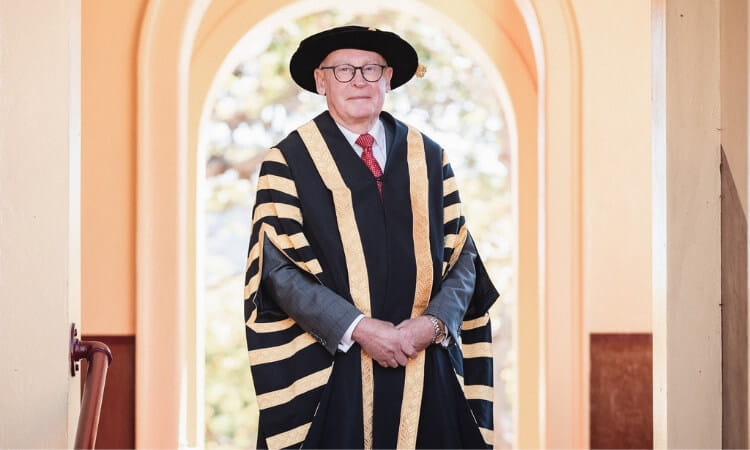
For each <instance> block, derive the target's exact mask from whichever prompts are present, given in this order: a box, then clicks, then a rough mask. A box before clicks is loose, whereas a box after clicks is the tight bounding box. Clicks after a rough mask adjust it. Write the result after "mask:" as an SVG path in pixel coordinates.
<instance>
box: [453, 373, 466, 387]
mask: <svg viewBox="0 0 750 450" xmlns="http://www.w3.org/2000/svg"><path fill="white" fill-rule="evenodd" d="M454 373H455V374H456V379H457V380H458V385H459V386H461V390H463V388H464V377H462V376H461V375H459V374H458V373H456V372H454Z"/></svg>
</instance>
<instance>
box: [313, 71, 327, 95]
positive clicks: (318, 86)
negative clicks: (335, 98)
mask: <svg viewBox="0 0 750 450" xmlns="http://www.w3.org/2000/svg"><path fill="white" fill-rule="evenodd" d="M313 76H314V77H315V90H316V91H318V94H320V95H326V84H325V79H324V78H323V71H322V70H320V69H315V71H313Z"/></svg>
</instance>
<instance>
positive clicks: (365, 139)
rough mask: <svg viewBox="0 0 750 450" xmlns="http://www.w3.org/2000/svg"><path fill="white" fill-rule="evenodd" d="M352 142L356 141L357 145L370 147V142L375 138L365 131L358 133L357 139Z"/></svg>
mask: <svg viewBox="0 0 750 450" xmlns="http://www.w3.org/2000/svg"><path fill="white" fill-rule="evenodd" d="M354 142H356V143H357V145H359V146H360V147H362V148H368V147H372V144H373V143H374V142H375V138H374V137H372V135H371V134H369V133H365V134H360V135H359V137H358V138H357V140H356V141H354Z"/></svg>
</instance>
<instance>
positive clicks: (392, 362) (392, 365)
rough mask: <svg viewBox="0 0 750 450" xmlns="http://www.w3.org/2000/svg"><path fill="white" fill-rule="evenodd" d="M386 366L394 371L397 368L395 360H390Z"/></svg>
mask: <svg viewBox="0 0 750 450" xmlns="http://www.w3.org/2000/svg"><path fill="white" fill-rule="evenodd" d="M388 365H389V366H390V367H392V368H394V369H395V368H396V367H398V362H397V361H396V360H395V359H391V361H390V362H389V363H388Z"/></svg>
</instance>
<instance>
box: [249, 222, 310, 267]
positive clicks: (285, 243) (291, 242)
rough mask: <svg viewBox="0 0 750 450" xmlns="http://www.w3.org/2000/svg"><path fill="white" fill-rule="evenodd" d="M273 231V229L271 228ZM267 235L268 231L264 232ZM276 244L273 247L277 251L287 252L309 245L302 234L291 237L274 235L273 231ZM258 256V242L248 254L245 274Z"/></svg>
mask: <svg viewBox="0 0 750 450" xmlns="http://www.w3.org/2000/svg"><path fill="white" fill-rule="evenodd" d="M266 225H267V224H264V225H263V226H266ZM271 229H273V228H271ZM266 233H268V231H266ZM273 234H274V235H275V238H274V239H276V242H274V245H276V247H278V249H279V250H287V249H290V248H294V249H300V248H303V247H309V246H310V244H309V243H308V242H307V238H306V237H305V234H304V233H295V234H293V235H291V236H289V235H288V234H279V235H276V231H275V230H274V233H273ZM269 237H270V234H269ZM258 256H260V240H259V241H258V242H256V243H255V245H253V248H252V249H250V253H248V255H247V264H246V265H245V272H247V270H248V269H249V268H250V265H251V264H252V263H253V261H255V259H256V258H257V257H258Z"/></svg>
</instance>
